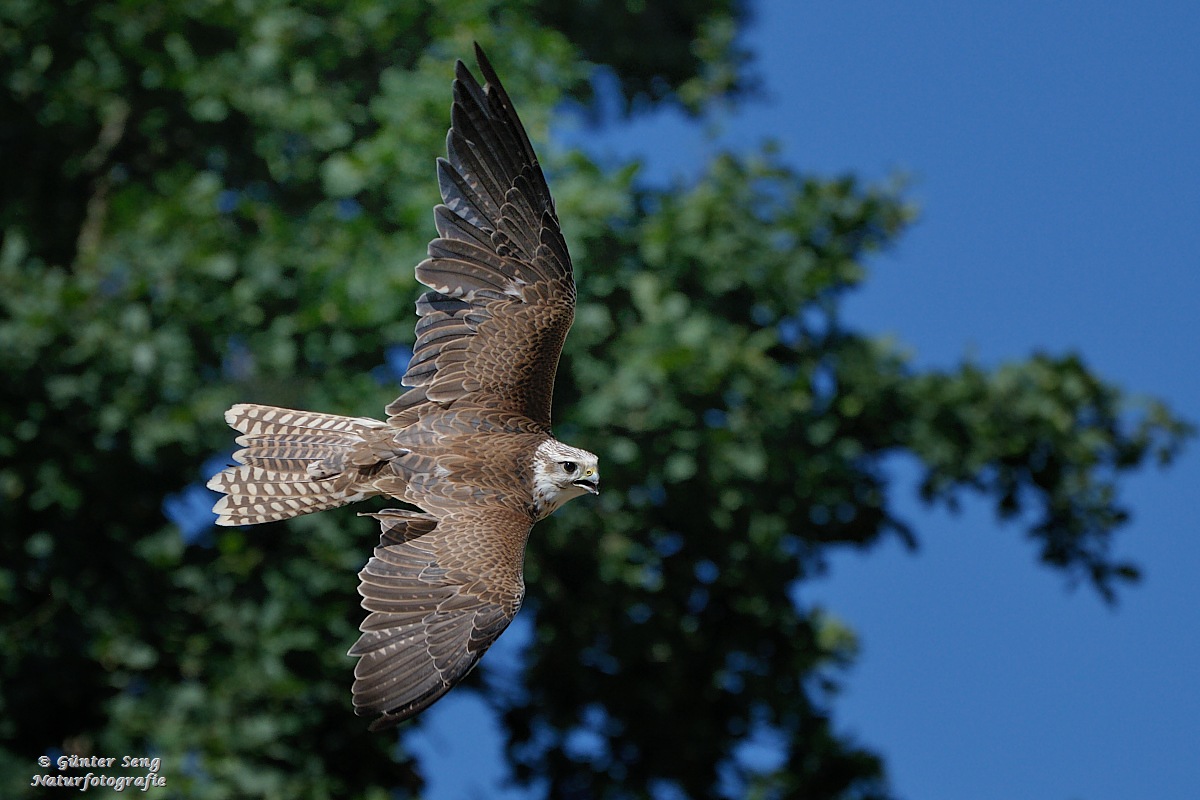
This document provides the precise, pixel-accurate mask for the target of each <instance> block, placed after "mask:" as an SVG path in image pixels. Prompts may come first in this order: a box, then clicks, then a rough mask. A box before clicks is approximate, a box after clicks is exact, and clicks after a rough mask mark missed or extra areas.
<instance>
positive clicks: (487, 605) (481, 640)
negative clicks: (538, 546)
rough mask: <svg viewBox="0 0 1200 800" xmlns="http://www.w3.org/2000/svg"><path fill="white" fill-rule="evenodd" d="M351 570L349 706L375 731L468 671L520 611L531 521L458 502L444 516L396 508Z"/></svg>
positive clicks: (441, 691)
mask: <svg viewBox="0 0 1200 800" xmlns="http://www.w3.org/2000/svg"><path fill="white" fill-rule="evenodd" d="M371 516H374V517H376V518H378V519H379V521H380V524H381V525H382V527H383V535H382V536H381V537H380V542H379V547H377V548H376V549H375V556H374V557H373V558H372V559H371V560H370V561H369V562H367V565H366V566H365V567H364V568H363V570H362V572H360V573H359V578H361V579H362V583H361V584H360V585H359V587H358V591H359V594H361V595H362V597H363V601H362V605H363V608H365V609H367V610H368V611H370V612H371V613H370V614H368V615H367V618H366V619H365V620H363V623H362V625H361V626H360V630H361V631H362V636H360V637H359V639H358V642H357V643H355V645H354V647H352V648H350V655H352V656H359V661H358V665H357V666H356V667H355V669H354V677H355V681H354V707H355V708H354V710H355V713H357V714H360V715H367V714H376V713H377V714H382V715H383V716H381V717H380V718H379V719H377V720H375V722H373V723H372V724H371V730H379V729H381V728H385V727H387V726H389V725H394V724H396V723H397V722H401V721H403V720H405V719H408V718H409V717H411V716H413V715H414V714H416V713H418V712H420V711H422V710H423V709H425V708H426V707H428V706H429V705H430V704H432V703H433V702H434V701H435V700H437V699H438V698H439V697H441V696H442V695H444V694H445V693H446V692H448V691H449V690H450V689H451V688H452V687H453V686H454V685H455V684H456V683H458V682H459V681H460V680H462V678H463V677H464V676H465V675H466V674H467V673H468V672H470V671H471V668H472V667H474V666H475V664H476V662H478V661H479V659H480V657H481V656H483V654H484V652H485V651H486V650H487V649H488V647H489V646H490V645H491V644H492V642H494V641H495V640H496V637H497V636H499V635H500V633H501V632H502V631H503V630H504V629H505V628H506V627H508V623H510V622H512V619H513V617H514V616H516V613H517V610H518V609H519V608H520V607H521V601H522V599H523V598H524V596H525V583H524V580H523V579H522V577H521V569H522V565H523V562H524V557H525V540H526V538H527V537H528V535H529V529H530V527H531V526H532V523H531V522H530V520H529V517H527V516H525V515H523V514H520V513H517V512H514V511H511V510H508V509H505V508H482V507H478V508H473V507H467V506H463V507H461V508H458V509H455V510H454V511H452V512H451V513H450V514H448V515H446V516H444V517H440V518H439V517H435V516H433V515H430V514H421V513H416V512H410V511H400V510H397V509H387V510H385V511H382V512H380V513H378V514H372V515H371Z"/></svg>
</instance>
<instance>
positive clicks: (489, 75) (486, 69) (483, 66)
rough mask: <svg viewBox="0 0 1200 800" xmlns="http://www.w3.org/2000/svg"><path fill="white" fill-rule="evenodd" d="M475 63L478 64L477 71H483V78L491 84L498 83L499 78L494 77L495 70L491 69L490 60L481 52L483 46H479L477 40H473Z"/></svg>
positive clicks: (495, 84)
mask: <svg viewBox="0 0 1200 800" xmlns="http://www.w3.org/2000/svg"><path fill="white" fill-rule="evenodd" d="M475 63H477V64H478V65H479V71H480V72H482V73H483V80H484V81H485V82H486V83H490V84H492V85H493V86H497V85H499V83H500V79H499V78H497V77H496V70H494V69H492V62H491V61H488V57H487V56H485V55H484V54H483V48H482V47H480V46H479V42H475Z"/></svg>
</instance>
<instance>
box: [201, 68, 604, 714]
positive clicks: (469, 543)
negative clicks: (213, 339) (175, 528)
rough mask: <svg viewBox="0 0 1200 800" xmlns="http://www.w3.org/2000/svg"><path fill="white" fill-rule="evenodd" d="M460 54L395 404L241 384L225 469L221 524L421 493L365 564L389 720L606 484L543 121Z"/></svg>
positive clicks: (516, 598)
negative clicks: (568, 345)
mask: <svg viewBox="0 0 1200 800" xmlns="http://www.w3.org/2000/svg"><path fill="white" fill-rule="evenodd" d="M475 57H476V60H477V62H478V64H479V71H480V73H482V75H483V79H484V85H483V86H480V85H479V82H478V81H477V80H476V79H475V76H474V75H473V74H472V73H471V71H470V70H469V69H468V68H467V67H466V66H465V65H464V64H463V63H462V62H461V61H459V62H457V64H456V66H455V80H454V105H453V112H452V117H451V119H452V123H451V127H450V132H449V134H448V135H447V137H446V153H447V158H445V159H442V158H439V159H438V161H437V175H438V185H439V187H440V188H441V195H442V204H440V205H438V206H437V207H436V208H435V209H434V218H435V221H436V224H437V232H438V238H436V239H434V240H433V241H432V242H430V243H429V258H428V259H426V260H425V261H423V262H421V263H420V264H419V265H417V268H416V273H417V280H419V281H420V282H421V283H423V284H425V285H426V286H428V287H429V291H427V292H425V294H423V295H422V296H421V297H420V299H419V300H417V316H418V317H419V319H418V320H417V326H416V344H415V346H414V348H413V358H412V361H411V362H410V363H409V365H408V370H407V372H405V374H404V378H403V380H402V383H403V385H404V386H407V387H410V388H409V389H407V391H405V393H404V394H402V395H401V396H400V397H399V398H398V399H397V400H396V401H395V402H393V403H392V404H391V405H389V406H388V407H387V409H386V413H387V414H388V420H387V422H380V421H378V420H374V419H367V418H361V417H343V416H338V415H335V414H321V413H317V412H312V411H296V410H292V409H285V408H275V407H272V406H262V405H252V404H245V403H244V404H238V405H235V406H233V408H231V409H229V411H227V412H226V413H225V420H226V422H228V423H229V424H230V426H232V427H233V428H234V429H235V430H237V431H238V432H239V433H240V434H241V435H240V436H239V437H238V438H237V443H238V444H239V445H241V447H242V449H241V450H238V451H237V452H236V453H234V460H235V461H237V462H238V464H239V466H232V467H229V468H228V469H226V470H225V471H224V472H221V473H219V474H218V475H216V476H215V477H213V479H212V480H211V481H209V483H208V486H209V488H211V489H214V490H216V491H218V492H222V493H223V494H224V495H225V496H224V497H222V498H221V499H220V500H219V501H218V502H217V504H216V506H215V507H214V508H213V510H214V511H215V512H216V513H217V515H218V520H217V524H218V525H253V524H256V523H260V522H270V521H274V520H281V519H287V518H289V517H295V516H298V515H300V514H308V513H311V512H314V511H322V510H324V509H328V508H335V507H337V506H341V505H345V504H347V503H353V502H355V501H357V500H362V499H364V498H367V497H372V496H375V495H386V496H388V497H392V498H395V499H398V500H402V501H404V502H406V503H409V504H411V505H413V506H416V507H418V508H419V509H420V511H415V510H407V509H392V508H389V509H384V510H382V511H380V512H378V513H373V514H370V516H373V517H375V518H376V519H378V520H379V523H380V526H381V527H382V531H383V532H382V536H381V537H380V542H379V547H377V548H376V549H375V555H374V557H373V558H372V559H371V560H370V561H369V562H368V563H367V565H366V567H364V568H363V570H362V572H360V573H359V578H360V579H361V581H362V582H361V584H360V585H359V587H358V591H359V593H360V594H361V595H362V598H363V599H362V605H363V608H365V609H366V610H367V611H368V612H370V613H369V614H367V617H366V619H365V620H364V621H363V623H362V625H361V626H360V630H361V631H362V636H360V637H359V639H358V642H357V643H356V644H355V645H354V647H352V648H351V649H350V655H352V656H358V659H359V660H358V665H357V666H356V668H355V670H354V677H355V681H354V690H353V692H354V706H355V712H356V713H358V714H360V715H371V714H380V715H382V716H380V717H379V718H378V719H376V720H375V722H374V723H373V724H372V725H371V729H372V730H379V729H381V728H385V727H387V726H389V725H393V724H395V723H397V722H400V721H402V720H405V719H407V718H409V717H411V716H413V715H414V714H417V713H418V712H420V711H422V710H423V709H425V708H427V707H428V706H429V705H430V704H432V703H433V702H434V701H436V700H437V699H438V698H440V697H441V696H442V695H444V694H445V693H446V692H447V691H448V690H449V689H450V688H451V687H453V686H454V685H455V684H456V683H457V682H458V681H460V680H461V679H462V678H463V676H465V675H466V674H467V673H468V672H469V671H470V670H471V668H472V667H474V666H475V664H476V662H478V661H479V659H480V657H481V656H482V655H483V654H484V652H485V651H486V650H487V649H488V647H489V646H490V645H491V644H492V642H494V641H496V637H498V636H499V635H500V633H501V632H502V631H503V630H504V629H505V628H506V627H507V626H508V624H509V623H510V622H511V621H512V619H513V617H514V616H515V615H516V613H517V610H518V609H519V608H520V607H521V601H522V599H523V598H524V595H525V582H524V579H523V577H522V567H523V564H524V559H525V542H526V539H527V538H528V536H529V529H530V527H531V526H532V525H533V524H534V523H535V522H537V521H538V520H540V519H542V518H543V517H545V516H547V515H549V514H550V513H551V512H553V511H554V510H555V509H556V508H558V507H559V506H561V505H562V504H563V503H565V502H567V501H568V500H570V499H572V498H574V497H579V496H581V495H584V494H596V493H597V492H598V489H599V481H600V473H599V470H598V468H597V459H596V456H595V455H593V454H592V453H589V452H587V451H586V450H580V449H578V448H575V447H571V446H569V445H566V444H563V443H562V442H559V441H557V440H556V439H555V438H554V437H553V436H552V435H551V433H550V398H551V393H552V392H553V389H554V373H555V370H556V368H557V366H558V357H559V353H560V352H561V350H562V346H563V341H564V340H565V339H566V336H567V330H568V329H569V328H570V327H571V321H572V319H573V318H574V314H575V280H574V277H573V274H572V269H571V259H570V256H569V255H568V253H567V245H566V242H565V241H564V239H563V235H562V232H561V230H560V228H559V223H558V216H557V215H556V213H555V210H554V201H553V199H551V197H550V190H549V187H547V185H546V178H545V176H544V175H543V174H542V169H541V167H540V166H539V165H538V160H537V155H536V154H535V153H534V151H533V146H532V145H531V144H530V142H529V137H528V136H527V135H526V133H525V129H524V127H523V126H522V125H521V121H520V119H519V118H518V117H517V113H516V111H515V110H514V109H513V105H512V101H511V100H510V99H509V96H508V94H507V93H506V92H505V91H504V88H503V87H502V86H501V85H500V81H499V79H498V78H497V77H496V73H495V71H494V70H493V69H492V66H491V64H489V63H488V60H487V58H486V57H484V55H483V52H482V50H480V49H479V46H478V45H476V47H475Z"/></svg>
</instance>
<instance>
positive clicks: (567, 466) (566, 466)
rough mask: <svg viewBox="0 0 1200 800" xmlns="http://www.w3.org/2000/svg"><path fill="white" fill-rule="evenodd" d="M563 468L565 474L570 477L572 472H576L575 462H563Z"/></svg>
mask: <svg viewBox="0 0 1200 800" xmlns="http://www.w3.org/2000/svg"><path fill="white" fill-rule="evenodd" d="M562 468H563V472H565V473H567V474H568V475H570V474H571V473H572V472H574V471H575V462H574V461H564V462H562Z"/></svg>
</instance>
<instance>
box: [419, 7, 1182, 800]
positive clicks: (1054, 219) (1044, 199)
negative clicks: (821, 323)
mask: <svg viewBox="0 0 1200 800" xmlns="http://www.w3.org/2000/svg"><path fill="white" fill-rule="evenodd" d="M744 39H745V41H746V43H747V44H748V45H749V46H750V48H751V49H752V50H753V51H754V52H755V53H756V54H757V59H756V62H755V69H756V70H757V72H758V73H759V74H760V75H761V76H762V77H763V79H764V86H765V89H766V93H767V96H766V98H765V99H763V100H762V101H755V102H751V103H747V104H745V105H743V106H741V107H740V108H738V109H735V110H734V111H732V112H731V113H728V114H724V115H722V116H719V117H717V118H714V119H711V120H707V121H706V123H705V124H704V125H698V124H696V123H694V122H688V121H686V120H684V119H682V118H681V117H679V116H677V115H675V114H672V113H664V114H658V115H655V116H653V117H650V118H647V119H642V120H638V121H636V122H635V123H633V124H630V125H622V126H619V127H617V128H614V129H612V130H607V131H603V132H601V133H600V134H597V133H596V132H595V131H591V130H588V129H586V128H583V127H581V126H578V125H576V124H573V123H572V122H571V121H570V120H568V119H564V120H563V121H562V123H561V125H560V126H559V128H558V130H557V132H556V137H557V138H558V139H559V141H561V142H568V143H576V144H581V145H583V146H585V147H586V148H587V149H588V150H589V151H591V152H593V153H594V154H597V155H599V156H601V157H603V158H607V159H612V160H613V161H619V160H624V159H626V158H629V157H632V156H640V157H642V158H643V159H644V161H645V164H646V168H645V173H644V176H645V178H646V179H647V180H650V181H657V182H662V181H666V180H669V179H671V178H674V177H680V178H684V179H686V178H687V177H688V176H694V175H695V174H697V172H698V171H699V169H700V168H701V166H702V165H703V163H704V162H705V160H706V159H707V157H708V156H709V155H711V153H712V152H714V151H715V150H717V149H720V148H729V149H733V150H738V151H749V150H753V149H755V148H756V147H758V146H759V144H760V143H761V142H762V141H763V140H764V139H767V138H772V139H777V140H778V141H779V142H780V143H781V144H782V147H783V157H784V159H785V160H786V161H788V162H789V163H791V164H792V165H794V166H795V167H797V168H799V169H801V170H803V171H806V172H813V173H817V174H822V175H835V174H840V173H844V172H854V173H857V174H859V175H860V176H863V177H865V178H868V179H876V180H883V179H886V178H888V177H889V176H891V175H893V174H896V173H898V172H902V173H905V174H907V175H908V176H910V178H911V179H912V189H911V191H910V196H911V197H912V199H914V200H915V201H917V202H918V203H919V205H920V207H921V219H920V221H919V222H918V223H917V225H916V226H915V227H914V228H913V229H912V230H911V231H910V232H909V233H908V234H907V235H906V236H905V238H904V239H903V240H902V241H901V242H900V243H899V245H898V247H896V248H895V249H894V250H893V251H891V252H888V253H885V254H883V255H881V256H879V257H876V258H874V259H873V260H872V262H871V264H870V266H871V278H870V280H869V281H868V283H867V284H866V286H865V287H864V288H863V289H862V290H861V291H859V292H858V293H856V294H855V295H853V296H852V297H851V298H850V299H849V301H848V303H847V305H846V308H845V320H846V322H847V324H849V325H853V326H854V327H856V328H858V329H860V330H864V331H867V332H871V333H877V334H879V335H890V336H892V337H893V338H894V339H895V340H896V341H898V342H899V343H902V344H903V345H904V346H906V347H907V348H909V349H910V350H911V352H912V354H913V358H914V361H915V363H916V364H917V365H919V366H921V367H952V366H953V365H955V364H956V363H958V362H959V361H961V360H962V359H963V358H964V357H965V356H968V355H969V356H971V357H972V358H974V359H976V360H978V361H980V362H982V363H983V364H985V365H989V366H994V365H996V364H999V363H1001V362H1003V361H1005V360H1009V359H1020V358H1024V357H1027V356H1029V355H1030V354H1032V353H1033V352H1035V351H1046V352H1050V353H1064V352H1067V351H1078V352H1080V353H1082V354H1083V356H1084V357H1085V359H1086V360H1087V362H1088V363H1089V365H1090V366H1091V367H1092V368H1093V369H1095V370H1096V371H1097V372H1098V373H1100V374H1101V375H1102V376H1104V377H1105V378H1107V379H1108V380H1111V381H1114V382H1116V383H1118V384H1120V385H1122V386H1124V387H1125V388H1126V389H1128V390H1130V391H1132V392H1135V393H1140V394H1145V395H1154V396H1157V397H1161V398H1163V399H1165V400H1167V401H1168V402H1169V403H1170V405H1171V406H1172V407H1173V408H1174V410H1175V411H1176V412H1177V413H1179V414H1182V415H1183V416H1184V417H1186V418H1188V419H1190V420H1193V421H1200V344H1198V340H1200V269H1198V266H1200V263H1198V262H1200V257H1198V255H1200V5H1196V4H1186V3H1181V2H1174V3H1172V2H1139V3H1132V2H1124V3H1104V2H1100V3H1087V4H1084V3H1058V4H1049V3H1044V2H1007V3H1003V4H999V3H997V4H989V5H987V6H985V5H983V4H954V3H920V2H909V3H905V4H903V5H900V4H885V3H869V2H843V3H798V2H796V3H793V2H784V0H769V1H768V2H760V3H758V4H757V5H756V19H755V21H754V22H753V23H752V25H751V26H750V28H749V29H748V30H747V31H746V34H745V36H744ZM706 128H707V129H709V133H706ZM712 130H716V131H717V135H716V136H715V138H714V137H713V136H711V135H710V133H711V131H712ZM661 141H670V142H672V146H671V147H670V148H669V149H667V150H663V149H661V148H659V147H658V146H657V145H656V144H655V143H656V142H661ZM893 467H894V469H893V473H894V475H895V477H896V481H897V487H896V491H895V494H894V500H893V502H894V503H895V504H896V507H897V509H899V510H900V511H901V512H902V513H903V515H904V516H905V517H906V518H907V519H908V520H909V521H910V522H912V523H913V524H914V527H915V528H916V529H917V531H918V533H919V535H920V539H921V543H922V547H921V550H920V551H919V552H917V553H915V554H912V553H909V552H907V551H905V550H903V548H901V547H900V546H899V545H898V544H897V543H894V542H893V543H888V544H885V545H883V546H881V547H879V548H877V549H875V550H873V551H871V552H869V553H866V554H857V553H852V552H845V553H840V554H838V555H837V556H836V557H835V558H834V559H833V568H832V570H831V572H830V574H829V575H828V576H827V577H826V578H824V579H822V580H820V581H818V582H815V583H810V584H808V585H807V586H806V587H805V588H804V589H803V590H802V593H801V597H802V599H803V600H804V601H806V602H811V603H819V604H822V605H824V606H825V607H826V608H827V609H828V610H829V611H830V612H832V613H834V614H835V615H837V616H838V617H840V618H842V619H843V620H845V621H846V622H847V623H848V624H849V625H850V626H851V627H853V628H854V629H855V630H856V631H857V632H858V634H859V636H860V638H861V642H862V646H863V653H862V657H861V659H860V660H859V663H858V665H857V666H856V667H855V668H854V669H853V670H852V671H851V672H850V673H849V674H848V676H847V677H846V681H845V687H846V688H845V691H844V693H843V694H842V695H841V696H840V697H839V698H838V699H837V701H836V705H835V716H834V718H835V721H836V724H837V725H838V727H839V729H840V730H842V731H844V732H849V733H852V734H853V735H855V736H856V737H857V738H858V739H859V740H860V741H861V742H863V743H865V744H867V745H869V746H871V747H872V748H874V749H876V750H877V751H879V752H881V753H882V754H883V755H884V756H885V757H886V759H887V763H888V769H889V773H890V775H891V778H892V781H893V786H894V788H895V790H896V792H897V793H898V794H899V795H900V796H901V797H904V798H911V800H918V799H919V800H951V799H953V800H959V799H960V798H963V797H971V798H978V799H980V800H988V798H997V800H999V799H1000V798H1005V799H1006V800H1007V799H1008V798H1014V797H1019V798H1057V799H1058V800H1074V799H1075V798H1078V799H1079V800H1117V799H1118V798H1120V799H1121V800H1127V798H1132V797H1188V796H1196V793H1197V781H1196V778H1197V774H1198V772H1200V770H1198V766H1197V765H1198V764H1200V624H1198V623H1200V536H1198V535H1197V524H1196V520H1197V519H1200V508H1198V506H1200V501H1198V500H1197V497H1198V494H1200V493H1198V491H1197V490H1198V488H1200V447H1197V446H1194V445H1193V446H1192V447H1191V448H1189V450H1188V452H1187V453H1185V455H1184V457H1183V458H1182V459H1181V460H1180V461H1178V462H1177V463H1176V464H1175V465H1174V466H1173V467H1172V468H1171V469H1170V470H1168V471H1166V472H1160V471H1158V470H1156V469H1149V470H1146V471H1144V472H1143V473H1140V474H1139V475H1137V476H1135V477H1134V478H1132V479H1131V480H1127V481H1126V482H1125V484H1124V486H1123V494H1122V497H1123V499H1124V501H1125V502H1126V503H1127V504H1128V505H1129V506H1130V507H1131V508H1132V510H1133V521H1132V524H1130V525H1129V526H1128V527H1127V528H1126V529H1124V530H1123V532H1122V533H1121V534H1120V535H1119V538H1118V541H1117V551H1118V553H1119V554H1121V555H1122V556H1125V557H1128V558H1131V559H1133V560H1134V561H1136V562H1137V563H1139V564H1140V565H1141V566H1142V567H1143V569H1144V573H1145V580H1144V581H1143V582H1142V584H1140V585H1138V586H1134V587H1131V588H1128V589H1125V590H1123V591H1122V592H1121V602H1120V604H1119V605H1118V607H1117V608H1115V609H1112V608H1109V607H1106V606H1105V605H1104V604H1103V603H1102V602H1101V600H1100V599H1099V598H1098V597H1097V595H1096V594H1095V593H1094V592H1092V591H1091V590H1090V589H1088V588H1086V587H1080V588H1078V589H1076V590H1074V591H1072V590H1070V589H1069V588H1068V587H1067V585H1066V583H1065V581H1064V579H1063V576H1061V575H1060V574H1058V573H1056V572H1052V571H1050V570H1048V569H1046V568H1043V567H1041V566H1039V565H1038V564H1037V562H1036V551H1035V549H1034V546H1033V545H1032V544H1031V543H1030V542H1028V541H1026V540H1025V539H1024V538H1023V532H1022V529H1021V527H1020V526H1019V525H1017V524H1005V525H1001V524H998V523H997V522H996V521H995V520H994V519H993V518H992V517H991V515H990V513H989V512H988V511H987V509H986V508H985V507H984V505H983V504H981V503H967V505H966V506H965V508H964V510H963V512H962V513H961V514H958V515H952V514H949V513H945V512H940V511H932V512H931V511H928V510H925V509H923V508H922V507H921V506H920V504H919V503H918V502H917V501H916V499H915V492H914V489H913V480H912V476H913V471H912V469H911V465H910V464H907V463H906V462H904V461H903V460H900V459H898V460H897V461H896V462H895V463H894V465H893ZM514 633H515V634H516V635H515V636H514ZM508 637H512V638H513V639H514V640H519V639H520V633H519V629H518V630H517V631H513V632H510V633H509V634H507V635H506V637H502V638H501V640H500V641H501V645H504V643H505V641H506V639H507V638H508ZM516 644H518V642H517V641H514V642H512V643H511V645H516ZM504 646H506V647H508V646H510V645H504ZM493 655H495V657H496V659H497V660H498V661H503V660H504V659H506V658H511V651H510V652H509V653H508V654H507V655H506V654H505V652H504V650H501V652H500V653H498V654H489V656H488V659H485V662H484V663H485V664H487V663H488V660H490V659H492V658H493ZM481 714H482V712H481V704H479V702H478V701H477V700H475V699H474V698H472V697H471V696H470V694H469V693H467V692H462V693H461V694H457V693H452V694H451V695H450V696H449V697H448V698H447V699H446V700H445V701H443V702H442V703H441V704H439V705H438V706H437V707H435V709H434V710H433V711H432V712H431V713H430V714H428V715H426V719H425V726H424V728H423V730H422V731H421V732H420V733H419V734H416V735H414V736H411V737H410V741H411V742H412V744H413V746H414V749H416V750H418V751H419V752H421V753H423V754H425V755H426V756H427V761H426V762H425V763H426V768H427V772H428V774H429V776H430V787H429V793H428V797H429V798H430V800H460V798H463V797H496V796H499V795H498V794H497V793H496V790H495V789H494V788H493V787H494V782H495V781H496V780H497V779H498V778H499V777H502V776H503V767H502V765H501V763H500V761H499V750H498V746H499V745H498V741H497V740H496V739H495V738H494V737H493V738H490V739H488V738H485V740H484V741H483V742H482V743H481V744H479V745H477V746H476V749H475V750H474V751H470V750H467V749H466V747H467V743H465V742H462V741H460V740H459V739H457V738H456V737H455V736H454V734H453V733H452V731H454V730H455V727H454V726H455V725H456V724H464V723H471V724H481V725H485V726H487V725H489V724H491V723H489V722H487V721H486V720H485V719H484V718H483V717H482V716H481Z"/></svg>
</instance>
